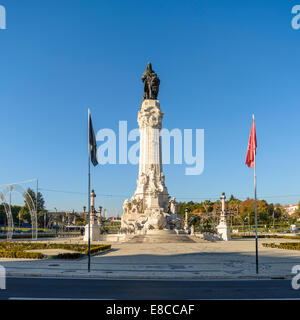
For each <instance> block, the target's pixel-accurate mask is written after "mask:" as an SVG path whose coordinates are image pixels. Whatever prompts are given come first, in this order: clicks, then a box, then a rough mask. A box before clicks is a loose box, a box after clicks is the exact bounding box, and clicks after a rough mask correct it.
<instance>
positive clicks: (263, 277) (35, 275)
mask: <svg viewBox="0 0 300 320" xmlns="http://www.w3.org/2000/svg"><path fill="white" fill-rule="evenodd" d="M6 276H7V277H12V278H13V277H15V278H17V277H24V278H57V279H59V278H69V279H82V278H86V279H110V280H113V279H116V280H170V281H171V280H186V281H189V280H201V281H204V280H287V279H292V277H293V276H292V275H285V276H282V275H270V276H268V275H258V276H256V275H248V276H247V275H245V276H237V277H232V276H197V277H180V276H178V277H174V276H173V277H161V276H134V275H133V276H114V275H93V274H81V275H79V274H76V275H75V274H42V273H27V274H24V273H16V272H8V273H7V274H6Z"/></svg>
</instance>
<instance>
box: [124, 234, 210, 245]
mask: <svg viewBox="0 0 300 320" xmlns="http://www.w3.org/2000/svg"><path fill="white" fill-rule="evenodd" d="M145 242H148V243H149V242H152V243H178V242H190V243H195V242H207V241H206V240H202V239H193V238H191V237H189V236H188V235H176V234H174V235H173V234H170V235H137V236H134V237H133V238H132V239H130V240H129V241H127V243H145Z"/></svg>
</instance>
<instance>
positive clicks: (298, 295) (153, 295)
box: [0, 278, 300, 312]
mask: <svg viewBox="0 0 300 320" xmlns="http://www.w3.org/2000/svg"><path fill="white" fill-rule="evenodd" d="M53 299H55V300H64V299H65V300H73V299H76V300H77V299H100V300H156V301H162V300H190V299H191V300H196V299H200V300H201V299H205V300H210V299H234V300H241V299H242V300H243V299H296V300H299V299H300V290H294V289H293V288H292V286H291V281H290V280H239V281H236V280H216V281H194V280H193V281H187V280H175V281H174V280H160V281H155V280H111V279H110V280H99V279H65V278H60V279H57V278H8V279H7V283H6V290H0V300H53ZM112 303H113V302H111V304H112ZM128 303H129V302H128ZM133 305H134V303H133ZM100 306H101V305H100ZM215 311H216V310H214V312H215Z"/></svg>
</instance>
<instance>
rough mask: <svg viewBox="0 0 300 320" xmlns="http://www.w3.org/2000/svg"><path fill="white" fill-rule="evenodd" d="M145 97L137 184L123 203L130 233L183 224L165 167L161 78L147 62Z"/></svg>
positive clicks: (123, 224)
mask: <svg viewBox="0 0 300 320" xmlns="http://www.w3.org/2000/svg"><path fill="white" fill-rule="evenodd" d="M142 81H143V83H144V94H143V101H142V104H141V107H140V111H139V112H138V119H137V121H138V124H139V130H140V158H139V173H138V180H137V188H136V191H135V193H134V195H133V197H132V198H131V199H130V200H128V199H127V200H125V201H124V204H123V215H122V219H121V229H122V230H123V231H125V232H127V233H139V234H151V233H152V234H153V233H154V234H155V233H163V232H167V233H175V230H179V229H181V228H182V226H181V218H180V217H179V216H178V215H177V210H178V204H177V202H176V199H175V198H171V197H170V196H169V194H168V189H167V187H166V184H165V175H164V173H163V170H162V150H161V137H160V131H161V129H162V120H163V116H164V113H163V112H162V111H161V109H160V103H159V101H158V99H157V97H158V93H159V85H160V80H159V78H158V76H157V74H156V73H155V72H154V70H153V69H152V66H151V63H150V62H149V63H148V64H147V68H146V71H145V72H144V74H143V76H142Z"/></svg>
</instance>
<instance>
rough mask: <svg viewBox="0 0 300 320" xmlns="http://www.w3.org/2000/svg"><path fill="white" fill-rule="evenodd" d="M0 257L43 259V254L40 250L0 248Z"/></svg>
mask: <svg viewBox="0 0 300 320" xmlns="http://www.w3.org/2000/svg"><path fill="white" fill-rule="evenodd" d="M0 258H23V259H44V258H45V256H44V255H43V254H42V253H40V252H26V251H12V250H8V251H4V250H0Z"/></svg>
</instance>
